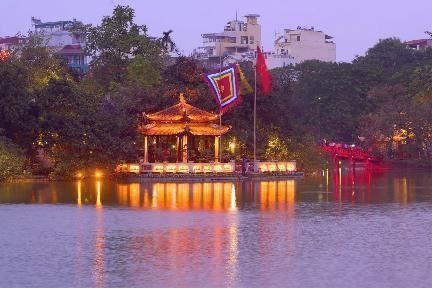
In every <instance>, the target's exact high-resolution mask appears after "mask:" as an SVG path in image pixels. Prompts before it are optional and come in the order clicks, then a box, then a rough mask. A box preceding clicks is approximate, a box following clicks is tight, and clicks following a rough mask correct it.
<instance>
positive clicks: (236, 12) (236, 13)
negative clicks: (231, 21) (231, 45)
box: [236, 9, 238, 22]
mask: <svg viewBox="0 0 432 288" xmlns="http://www.w3.org/2000/svg"><path fill="white" fill-rule="evenodd" d="M237 21H238V19H237V9H236V22H237Z"/></svg>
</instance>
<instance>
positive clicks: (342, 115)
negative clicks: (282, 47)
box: [292, 61, 369, 142]
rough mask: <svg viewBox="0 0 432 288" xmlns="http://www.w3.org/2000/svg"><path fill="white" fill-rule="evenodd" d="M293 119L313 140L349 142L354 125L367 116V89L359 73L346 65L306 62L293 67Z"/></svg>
mask: <svg viewBox="0 0 432 288" xmlns="http://www.w3.org/2000/svg"><path fill="white" fill-rule="evenodd" d="M296 70H297V71H298V79H297V81H296V83H295V85H294V93H293V102H294V104H293V106H294V107H293V109H292V111H293V113H294V115H293V118H294V119H296V122H297V126H296V129H305V130H307V131H309V133H312V134H314V135H317V140H319V139H322V138H327V139H332V140H336V141H347V142H348V141H353V140H354V139H355V138H356V137H357V135H358V121H359V119H360V118H361V117H362V116H363V115H365V114H367V113H368V109H369V104H368V100H367V90H368V86H367V85H366V84H365V82H364V81H362V80H363V79H364V78H365V76H364V74H363V73H362V71H360V70H358V69H356V67H354V66H353V65H352V64H348V63H340V64H338V63H324V62H319V61H306V62H304V63H302V64H299V65H297V67H296Z"/></svg>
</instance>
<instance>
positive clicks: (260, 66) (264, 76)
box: [256, 46, 272, 95]
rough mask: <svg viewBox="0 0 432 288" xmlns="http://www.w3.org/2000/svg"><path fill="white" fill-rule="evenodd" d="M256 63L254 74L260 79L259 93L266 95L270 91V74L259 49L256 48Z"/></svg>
mask: <svg viewBox="0 0 432 288" xmlns="http://www.w3.org/2000/svg"><path fill="white" fill-rule="evenodd" d="M257 48H258V49H257V52H258V55H257V63H256V72H257V74H258V75H259V77H260V78H261V91H262V94H263V95H268V94H269V93H270V91H271V89H272V78H271V75H270V72H269V71H268V69H267V65H266V63H265V59H264V56H263V54H262V52H261V49H260V47H259V46H258V47H257Z"/></svg>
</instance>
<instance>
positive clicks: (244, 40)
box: [240, 36, 249, 44]
mask: <svg viewBox="0 0 432 288" xmlns="http://www.w3.org/2000/svg"><path fill="white" fill-rule="evenodd" d="M248 39H249V38H248V36H241V38H240V43H241V44H248V42H249V41H248Z"/></svg>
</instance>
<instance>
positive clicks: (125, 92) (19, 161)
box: [0, 6, 432, 181]
mask: <svg viewBox="0 0 432 288" xmlns="http://www.w3.org/2000/svg"><path fill="white" fill-rule="evenodd" d="M71 29H72V30H73V31H74V33H80V34H82V35H85V36H86V43H87V46H86V52H87V54H88V55H89V56H91V59H92V60H91V62H90V70H89V71H88V72H87V73H86V74H81V73H78V72H77V71H75V70H72V69H70V68H68V67H67V65H66V63H64V62H63V60H62V59H60V58H58V57H57V56H56V55H55V53H54V51H52V50H51V49H50V48H48V47H47V46H46V43H44V40H43V38H41V37H40V36H38V35H35V34H33V33H30V34H29V35H28V37H27V41H26V42H25V43H24V44H23V45H22V46H19V47H16V49H14V50H13V51H10V55H9V57H8V58H7V59H5V60H3V61H1V60H0V181H12V180H17V179H18V180H19V179H28V178H29V177H33V176H31V175H36V176H37V175H43V176H44V177H47V178H49V179H71V178H73V177H74V176H75V175H76V173H77V172H78V171H85V170H87V171H96V170H99V171H101V172H102V173H105V174H109V173H110V171H113V170H114V167H115V166H116V165H117V164H121V163H133V162H137V160H138V158H139V157H140V155H142V153H143V152H142V147H143V137H142V135H140V134H139V133H138V131H137V125H138V124H139V123H140V122H141V121H142V119H141V113H142V112H152V111H159V110H161V109H163V108H165V107H168V106H170V105H173V104H174V103H176V102H178V95H179V94H180V93H184V94H185V97H186V98H187V101H188V103H191V104H192V105H194V106H197V107H199V108H202V109H204V110H208V111H214V112H216V111H217V106H216V105H215V103H214V100H213V96H212V95H211V94H210V92H209V91H208V88H207V85H206V83H204V82H203V81H202V80H201V76H200V75H201V74H202V73H204V72H207V71H208V70H207V69H206V68H204V67H202V66H201V65H200V63H198V62H197V61H195V60H194V59H192V58H190V57H185V56H182V55H180V53H179V52H178V51H179V50H178V49H177V47H176V45H175V43H174V42H173V40H172V38H171V34H172V33H175V31H174V32H173V31H168V32H166V33H164V34H163V35H162V36H161V37H150V36H149V35H148V33H147V27H146V26H145V25H141V24H137V23H135V22H134V10H133V9H132V8H131V7H129V6H117V7H116V8H115V9H114V11H113V13H112V15H110V16H106V17H104V18H103V19H102V21H101V23H100V24H99V25H97V26H91V25H84V24H82V23H79V22H77V23H76V25H75V26H74V27H73V28H71ZM240 65H241V68H242V70H243V71H244V74H245V76H246V78H247V79H248V81H249V82H250V83H253V79H254V77H253V73H254V72H253V67H252V63H250V62H244V63H241V64H240ZM271 74H272V78H273V91H272V92H271V93H270V95H269V96H265V97H264V96H263V97H261V96H260V97H258V98H257V155H258V159H261V160H263V161H264V160H269V161H284V160H296V161H297V165H298V170H299V171H304V172H305V173H306V175H310V174H313V173H314V172H315V171H319V170H321V169H323V167H325V165H326V160H327V159H326V158H325V156H324V155H323V154H322V153H321V152H320V150H319V147H318V145H317V144H318V143H321V141H323V139H326V141H330V142H333V141H334V142H338V143H347V144H355V145H357V147H361V148H363V149H365V150H368V151H370V152H371V153H374V154H375V155H377V156H380V157H382V158H383V159H384V162H385V163H388V164H389V165H390V166H395V165H396V164H397V165H408V167H416V166H422V167H423V166H424V167H430V166H431V156H432V113H430V111H432V49H426V50H424V51H417V50H413V49H410V48H409V47H407V46H406V45H405V44H404V43H402V42H401V41H400V40H399V39H396V38H390V39H384V40H380V41H379V42H378V43H377V44H376V45H375V46H373V47H371V48H370V49H369V50H368V51H367V53H366V55H365V56H358V57H356V58H355V59H354V60H353V61H352V63H326V62H320V61H305V62H303V63H301V64H298V65H296V66H287V67H283V68H277V69H274V70H271ZM258 86H259V85H258ZM258 92H259V91H258ZM252 115H253V95H244V96H243V101H242V103H241V104H240V105H239V106H238V107H236V108H235V109H233V110H232V111H229V112H228V113H226V114H224V118H223V122H224V125H231V126H232V127H233V129H232V131H231V132H230V133H229V134H228V135H227V136H226V137H223V138H222V141H223V143H222V146H223V155H226V157H227V159H225V160H228V157H229V159H236V160H240V159H242V157H244V156H246V157H249V159H251V158H252V157H251V155H252V151H253V135H252V133H251V131H253V121H252ZM230 143H235V145H236V146H235V147H236V151H235V153H233V152H232V151H230V148H229V144H230ZM393 159H404V160H402V161H399V160H393ZM409 169H411V168H409Z"/></svg>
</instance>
